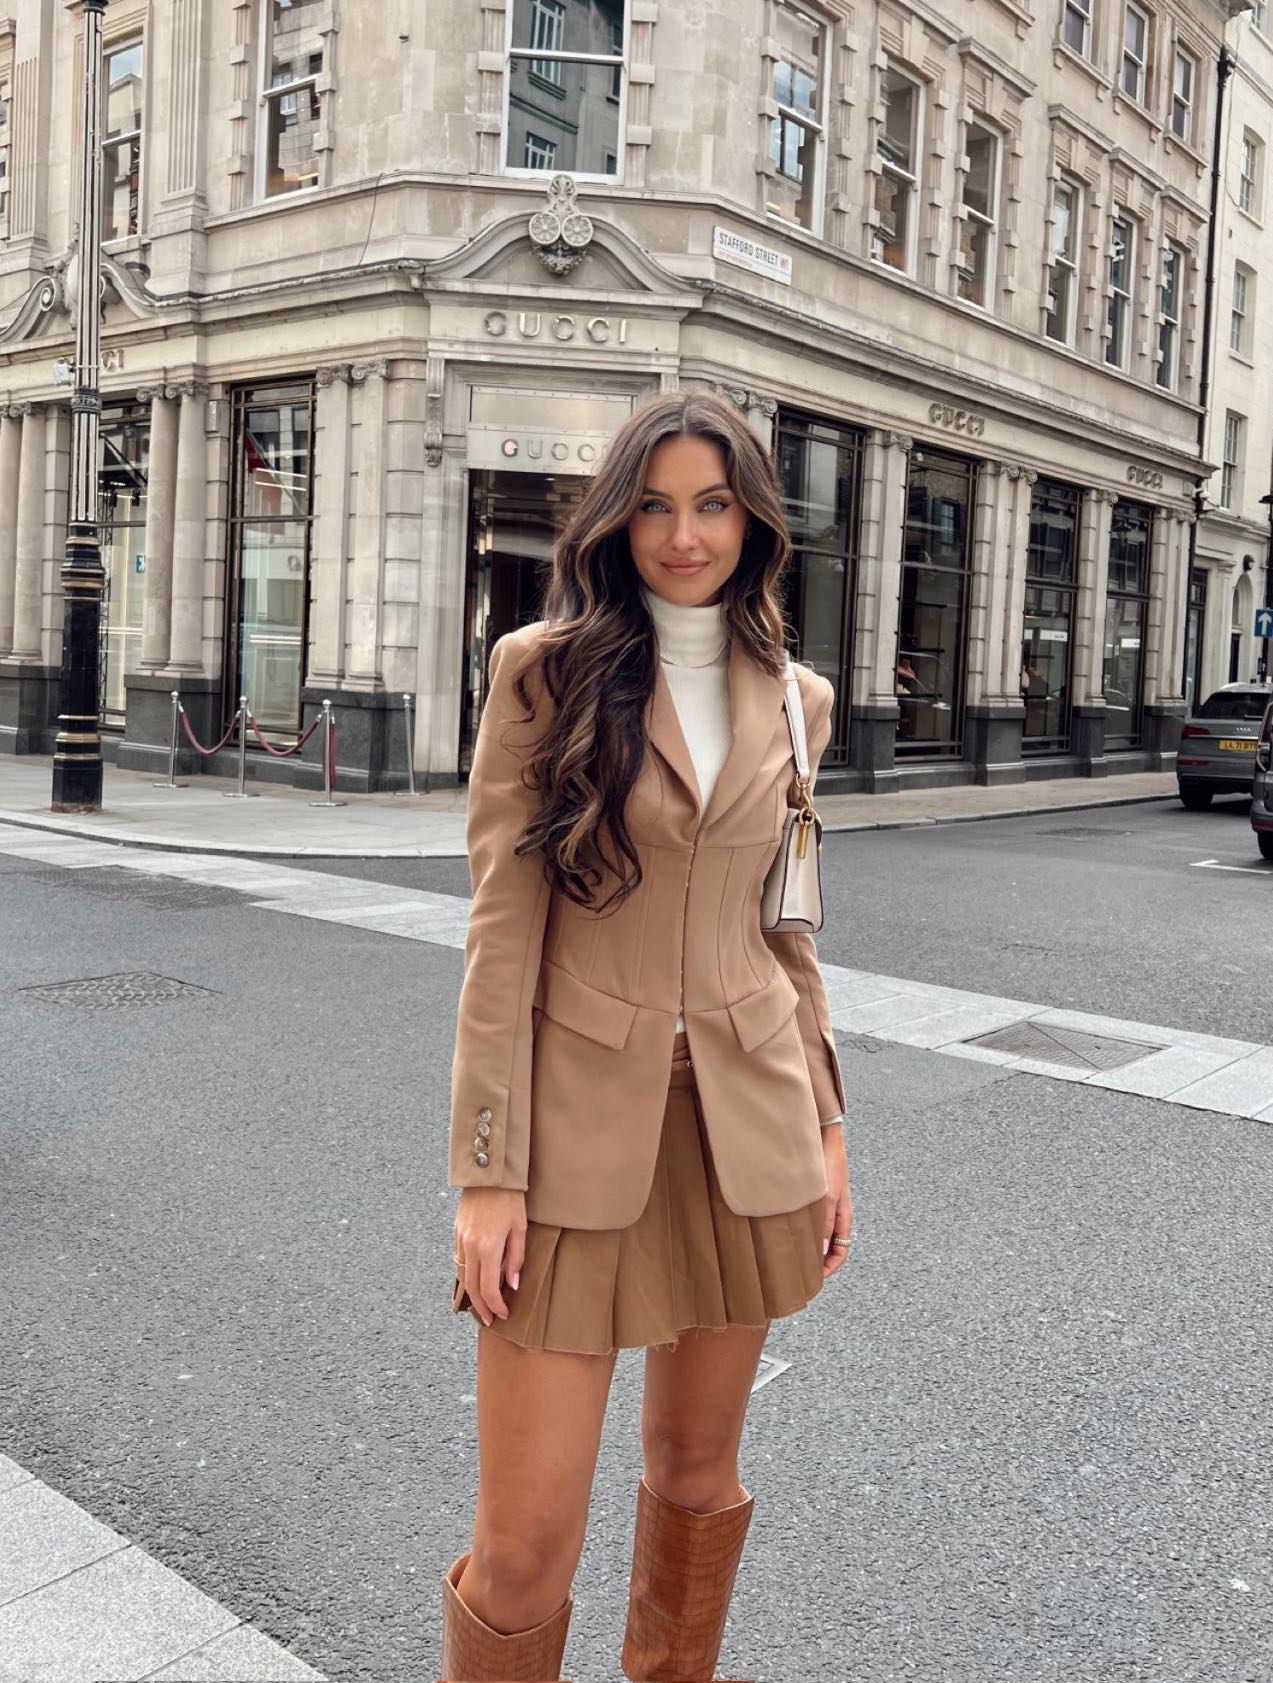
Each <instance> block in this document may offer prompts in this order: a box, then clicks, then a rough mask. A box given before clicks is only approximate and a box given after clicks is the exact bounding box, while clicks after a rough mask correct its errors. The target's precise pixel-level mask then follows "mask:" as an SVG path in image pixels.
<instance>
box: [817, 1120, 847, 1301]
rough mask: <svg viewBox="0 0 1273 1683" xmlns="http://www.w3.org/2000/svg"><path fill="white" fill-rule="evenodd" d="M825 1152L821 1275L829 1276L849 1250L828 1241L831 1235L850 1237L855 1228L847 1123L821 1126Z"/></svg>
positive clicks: (841, 1264) (845, 1246)
mask: <svg viewBox="0 0 1273 1683" xmlns="http://www.w3.org/2000/svg"><path fill="white" fill-rule="evenodd" d="M822 1155H823V1157H824V1158H825V1159H826V1165H827V1191H826V1197H825V1198H824V1199H823V1217H822V1239H823V1244H824V1252H823V1258H822V1278H823V1279H824V1280H826V1279H829V1278H830V1277H831V1275H832V1274H834V1273H835V1271H836V1269H837V1268H843V1266H844V1262H845V1258H846V1257H847V1256H848V1254H849V1248H848V1246H847V1245H832V1244H830V1243H828V1241H829V1240H830V1238H831V1235H832V1234H833V1233H834V1234H838V1235H839V1237H840V1238H842V1239H847V1238H848V1236H849V1234H850V1233H851V1232H852V1229H853V1196H852V1194H851V1193H850V1191H849V1163H848V1158H847V1157H846V1155H845V1150H844V1127H843V1125H842V1124H841V1123H839V1122H833V1123H831V1124H830V1125H829V1126H828V1127H825V1128H823V1130H822Z"/></svg>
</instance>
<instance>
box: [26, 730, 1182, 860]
mask: <svg viewBox="0 0 1273 1683" xmlns="http://www.w3.org/2000/svg"><path fill="white" fill-rule="evenodd" d="M51 783H52V762H51V760H49V759H48V758H46V757H44V756H38V755H31V756H29V757H28V756H23V757H14V758H7V757H6V758H0V822H3V823H8V824H21V825H26V826H28V827H30V828H33V829H39V830H54V831H57V832H58V833H59V834H61V835H71V836H85V837H91V838H92V839H93V840H95V841H111V842H122V843H123V844H124V845H125V846H130V847H155V848H166V849H171V850H173V851H176V852H183V853H184V852H197V853H228V854H243V855H246V856H254V857H282V858H291V859H306V858H308V859H435V858H456V857H463V855H464V852H465V846H464V822H465V799H466V791H465V790H464V789H439V790H436V791H434V792H433V793H432V794H428V795H418V796H416V797H415V799H414V800H413V799H412V798H411V797H410V796H409V795H405V794H403V795H397V794H395V795H341V796H338V797H337V798H338V799H340V800H343V801H345V802H346V804H345V805H344V806H343V807H337V808H334V809H333V808H326V809H325V808H323V807H321V806H315V805H313V804H312V802H313V801H314V800H315V799H316V798H317V797H316V796H314V795H312V794H310V793H308V792H307V791H302V790H296V789H288V788H281V787H278V786H275V785H263V786H261V789H260V792H259V793H256V794H253V795H252V796H250V797H249V798H248V799H246V800H237V799H230V798H227V791H229V790H232V789H233V787H234V784H233V783H232V782H231V781H230V780H228V779H225V778H220V777H192V778H190V779H189V780H188V783H187V786H186V787H185V788H180V787H179V788H177V789H172V790H168V789H160V788H156V787H155V779H154V778H153V777H152V776H150V775H149V774H148V773H146V772H136V771H119V770H117V769H116V768H115V767H114V766H109V765H108V766H107V767H106V778H105V785H104V792H103V803H102V804H103V810H102V811H101V812H100V813H94V814H90V815H81V816H62V815H59V814H55V813H51V812H50V811H49V791H50V787H51ZM1175 793H1176V777H1175V773H1174V772H1169V771H1167V772H1157V771H1154V772H1135V773H1131V774H1129V775H1128V776H1124V777H1106V778H1056V779H1052V780H1049V781H1045V782H1041V783H1017V784H1012V785H1009V786H1007V787H1003V788H998V789H981V788H962V789H924V790H915V791H913V792H909V793H905V794H902V793H899V794H888V795H823V796H820V797H819V799H818V803H817V804H818V812H819V814H820V815H821V818H822V822H823V828H824V830H826V831H828V832H830V831H843V830H889V829H909V828H911V827H914V826H916V825H927V824H959V823H967V822H969V821H971V820H973V819H979V818H1016V817H1028V816H1030V815H1032V814H1036V813H1056V812H1073V811H1076V810H1080V809H1083V808H1089V807H1102V806H1121V805H1127V804H1129V803H1132V802H1139V801H1155V800H1166V799H1169V798H1171V797H1173V796H1174V795H1175Z"/></svg>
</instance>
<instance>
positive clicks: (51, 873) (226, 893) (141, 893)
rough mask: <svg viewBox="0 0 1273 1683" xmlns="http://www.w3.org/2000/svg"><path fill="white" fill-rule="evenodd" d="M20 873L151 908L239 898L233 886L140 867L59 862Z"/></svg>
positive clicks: (191, 908)
mask: <svg viewBox="0 0 1273 1683" xmlns="http://www.w3.org/2000/svg"><path fill="white" fill-rule="evenodd" d="M23 874H24V875H26V876H29V877H31V878H32V880H33V881H35V882H44V883H52V884H53V885H54V886H55V887H57V888H62V889H66V888H77V889H80V890H81V891H82V892H84V893H86V894H96V895H99V896H100V897H101V898H102V899H105V900H127V901H128V902H129V904H130V905H134V906H146V907H148V908H149V909H150V910H151V911H154V912H195V911H201V910H204V909H206V908H208V907H210V906H226V905H235V904H239V903H240V902H241V900H242V896H241V895H240V894H239V893H238V892H237V890H235V889H233V888H217V887H213V886H211V885H209V884H207V883H199V882H183V881H181V879H180V878H177V877H150V876H146V875H145V874H144V872H141V871H129V870H125V869H124V867H123V866H121V865H101V866H93V867H90V868H89V869H87V870H83V871H68V870H67V869H66V868H65V866H62V867H54V868H53V869H51V870H48V869H44V868H41V869H39V870H34V871H27V872H24V873H23Z"/></svg>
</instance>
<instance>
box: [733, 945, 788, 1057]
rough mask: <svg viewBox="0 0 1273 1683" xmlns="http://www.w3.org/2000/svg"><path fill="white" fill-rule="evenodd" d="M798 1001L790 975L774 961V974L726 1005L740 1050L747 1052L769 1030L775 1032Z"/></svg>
mask: <svg viewBox="0 0 1273 1683" xmlns="http://www.w3.org/2000/svg"><path fill="white" fill-rule="evenodd" d="M799 1001H800V995H799V994H798V993H797V992H796V988H795V984H794V983H793V982H792V980H791V978H790V976H788V974H787V972H786V971H785V970H784V969H783V967H782V965H781V964H777V963H775V965H774V969H773V975H772V976H770V978H769V980H768V981H767V982H766V983H765V985H764V986H763V987H760V988H757V989H756V991H755V993H749V994H745V995H744V996H743V998H742V999H736V1000H735V1001H734V1003H733V1004H732V1005H731V1006H730V1007H729V1015H730V1020H731V1021H732V1023H733V1025H734V1033H735V1034H736V1035H737V1036H738V1044H739V1045H740V1046H741V1047H742V1049H743V1051H744V1052H750V1051H751V1050H752V1049H753V1048H754V1047H756V1046H759V1045H760V1044H761V1042H762V1041H765V1040H768V1039H769V1036H770V1035H771V1034H777V1032H778V1030H779V1029H780V1028H781V1027H782V1025H783V1024H784V1023H785V1022H786V1020H787V1018H788V1017H789V1016H790V1015H791V1013H792V1012H793V1011H794V1010H795V1008H796V1006H797V1004H798V1003H799Z"/></svg>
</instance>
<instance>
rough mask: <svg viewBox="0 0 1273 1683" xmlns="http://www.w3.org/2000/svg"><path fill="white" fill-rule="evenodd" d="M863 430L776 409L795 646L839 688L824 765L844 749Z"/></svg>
mask: <svg viewBox="0 0 1273 1683" xmlns="http://www.w3.org/2000/svg"><path fill="white" fill-rule="evenodd" d="M865 437H866V435H865V434H864V433H862V432H859V431H857V430H856V429H855V428H852V427H844V426H839V425H838V424H837V423H835V422H833V421H823V420H818V419H816V418H815V417H813V416H807V415H800V414H796V413H793V412H790V411H786V410H784V411H782V412H781V413H780V415H779V417H778V431H777V465H778V478H779V481H780V483H781V485H782V489H783V496H784V499H785V507H786V513H787V523H788V525H789V527H790V530H791V542H792V559H791V566H790V568H789V569H788V571H787V573H786V574H785V576H784V581H783V588H784V592H785V599H784V608H785V611H786V616H787V621H788V624H790V625H791V626H793V627H794V629H795V633H796V642H795V646H794V648H793V651H792V652H793V654H794V656H795V658H796V659H797V660H807V661H809V662H810V664H811V665H812V666H813V668H814V670H815V671H816V672H821V673H822V675H823V676H824V677H826V678H829V679H830V680H831V683H832V684H833V685H834V687H835V692H836V697H835V711H834V713H833V715H832V720H831V740H830V742H829V743H828V745H827V750H826V754H825V756H824V758H823V764H824V765H842V764H843V763H844V762H845V760H846V758H847V755H848V737H849V695H850V691H851V688H852V683H851V679H852V670H853V636H854V623H853V609H854V603H855V601H856V597H857V563H858V543H859V523H860V518H861V516H860V509H861V490H862V455H863V449H864V446H865Z"/></svg>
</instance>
